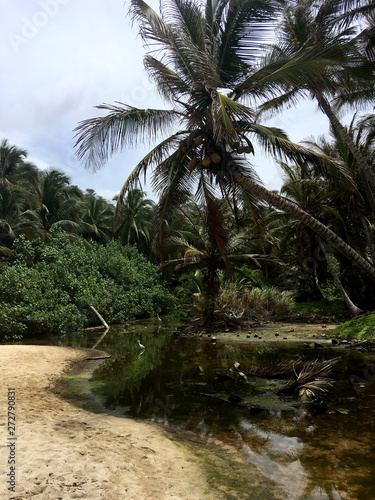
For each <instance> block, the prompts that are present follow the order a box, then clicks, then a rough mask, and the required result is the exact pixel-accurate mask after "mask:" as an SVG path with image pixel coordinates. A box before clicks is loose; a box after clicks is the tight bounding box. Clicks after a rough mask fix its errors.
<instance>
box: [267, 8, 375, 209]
mask: <svg viewBox="0 0 375 500" xmlns="http://www.w3.org/2000/svg"><path fill="white" fill-rule="evenodd" d="M374 11H375V4H374V3H373V2H372V1H370V0H357V1H352V2H350V4H349V3H348V2H345V1H342V0H329V1H327V0H325V1H323V0H320V1H316V0H314V1H313V0H298V1H296V2H293V3H292V4H290V5H288V7H287V8H286V9H285V11H284V16H283V22H282V23H281V25H280V28H279V43H278V44H277V45H276V46H275V47H274V49H273V51H272V52H271V53H270V54H268V56H267V57H266V62H267V65H266V67H265V69H263V71H265V72H269V68H270V67H271V68H272V71H273V72H272V75H269V74H268V75H267V78H268V79H269V78H270V77H271V78H272V79H273V80H274V83H275V85H280V88H281V87H282V88H283V91H284V92H285V93H284V94H281V95H278V96H277V97H276V98H274V99H272V100H271V101H269V102H268V103H266V104H263V106H262V109H263V110H270V109H277V110H279V109H281V108H282V107H283V105H285V104H290V103H291V102H292V103H293V104H295V103H296V97H297V96H298V95H303V94H305V93H306V91H307V92H308V93H309V94H310V96H311V97H312V98H313V99H314V100H316V101H317V102H318V104H319V107H320V109H321V110H322V111H323V113H324V114H325V115H326V116H327V118H328V120H329V122H330V124H331V127H332V129H333V130H334V132H335V134H336V135H337V136H338V137H339V138H340V140H341V141H343V142H344V143H345V144H346V145H347V147H348V149H349V150H350V151H351V153H352V154H353V156H354V158H355V159H356V162H357V163H358V167H359V173H360V176H361V179H362V184H363V185H364V187H365V192H366V196H367V199H368V201H369V203H370V205H371V208H372V211H373V213H374V214H375V199H374V195H373V190H374V189H375V173H374V172H373V169H372V168H371V163H369V161H368V158H366V156H365V155H364V154H363V152H362V151H361V149H360V148H358V145H357V144H356V142H355V140H354V139H353V137H352V135H351V133H350V131H348V129H347V127H345V126H344V125H343V124H342V123H341V122H340V120H339V118H338V114H337V112H336V111H335V106H334V103H335V102H336V104H337V105H341V106H342V105H343V104H345V103H350V104H354V105H356V107H358V105H359V104H360V103H361V104H363V102H365V103H366V102H367V103H370V104H371V102H372V101H373V98H374V76H373V71H372V69H371V65H369V63H368V60H367V59H366V57H365V56H364V55H363V54H362V53H361V50H360V49H359V46H358V39H359V38H358V36H357V37H356V36H355V35H356V34H357V33H358V31H360V23H359V24H358V26H354V24H353V21H355V20H358V19H359V20H361V21H362V22H363V19H364V18H365V16H367V18H369V16H370V17H371V14H372V15H374V14H373V13H374ZM360 38H361V37H360ZM362 38H363V34H362ZM314 51H320V53H321V55H322V58H323V57H325V58H326V60H328V64H325V65H324V64H323V65H322V68H321V71H316V69H315V68H314V65H310V68H309V71H304V74H299V75H297V79H296V75H294V74H293V75H288V74H287V71H288V68H289V67H293V65H294V64H295V61H297V62H298V61H299V60H300V59H301V58H305V57H306V58H308V57H309V54H311V53H312V52H314ZM324 66H325V67H324ZM260 75H262V76H263V77H264V74H262V71H260ZM260 75H259V76H258V78H261V76H260ZM279 75H281V79H280V76H279ZM283 79H284V81H282V80H283ZM296 80H297V81H296ZM273 91H274V92H275V88H274V89H273Z"/></svg>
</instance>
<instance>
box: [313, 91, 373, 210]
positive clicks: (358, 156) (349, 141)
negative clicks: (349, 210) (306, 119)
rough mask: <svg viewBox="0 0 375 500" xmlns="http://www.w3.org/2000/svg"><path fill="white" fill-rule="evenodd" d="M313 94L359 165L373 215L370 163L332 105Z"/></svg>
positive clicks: (319, 95) (320, 95)
mask: <svg viewBox="0 0 375 500" xmlns="http://www.w3.org/2000/svg"><path fill="white" fill-rule="evenodd" d="M314 95H315V97H316V99H317V100H318V102H319V106H320V107H321V109H322V111H323V112H324V114H325V115H326V116H327V118H328V120H329V122H330V124H331V126H332V128H333V129H334V130H335V131H336V133H337V134H338V135H339V136H340V138H341V140H342V141H343V142H344V143H345V144H346V145H347V147H348V148H349V150H350V152H351V153H352V155H353V156H354V158H355V160H356V162H357V164H358V167H359V173H360V176H361V180H362V183H363V189H364V191H365V193H366V198H367V200H368V202H369V204H370V207H371V210H372V212H373V214H374V215H375V199H374V194H373V191H372V189H374V188H375V174H374V172H373V171H372V169H371V167H370V165H369V164H368V161H367V159H366V157H365V156H364V155H363V154H362V151H361V150H360V149H358V147H357V146H356V144H355V142H354V141H353V138H352V137H351V135H350V134H349V133H348V131H347V130H346V128H345V127H344V126H343V125H342V124H341V122H340V120H339V119H338V118H337V116H336V114H335V113H334V111H333V109H332V107H331V106H330V104H329V103H328V102H327V100H326V99H325V98H324V97H323V95H322V94H321V93H319V92H314ZM371 188H372V189H371Z"/></svg>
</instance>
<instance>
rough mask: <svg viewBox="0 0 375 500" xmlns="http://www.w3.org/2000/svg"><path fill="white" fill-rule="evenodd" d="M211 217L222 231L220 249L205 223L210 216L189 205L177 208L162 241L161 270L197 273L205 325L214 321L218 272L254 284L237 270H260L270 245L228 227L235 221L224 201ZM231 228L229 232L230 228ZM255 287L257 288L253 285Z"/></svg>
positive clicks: (213, 209)
mask: <svg viewBox="0 0 375 500" xmlns="http://www.w3.org/2000/svg"><path fill="white" fill-rule="evenodd" d="M213 204H214V207H211V209H210V210H211V213H210V217H213V216H214V215H213V214H214V213H215V217H216V221H217V226H218V227H220V229H221V233H222V234H221V244H222V245H224V246H225V248H224V250H225V251H223V250H222V249H219V247H218V245H217V244H216V241H217V240H215V239H214V237H213V234H212V231H211V226H210V224H209V223H208V217H209V212H208V211H207V210H206V209H205V207H204V206H199V205H198V204H197V203H195V202H194V200H193V201H190V202H189V203H187V204H185V205H184V206H183V207H180V208H179V209H178V211H177V213H176V214H175V216H174V218H173V221H171V225H170V228H171V229H173V230H172V231H171V233H170V236H169V237H168V238H166V239H165V240H164V252H165V254H167V255H168V258H167V259H166V260H165V261H164V262H163V268H164V269H168V268H170V267H173V269H174V270H175V271H176V272H177V273H179V272H184V273H186V272H187V273H192V272H194V273H196V272H199V274H200V277H201V280H200V281H201V287H200V289H201V296H202V298H203V301H202V312H203V319H204V322H205V323H207V322H210V321H211V320H213V318H214V311H215V303H216V298H217V295H218V292H219V289H220V272H221V271H224V272H225V273H228V270H230V271H232V272H233V271H237V272H238V273H240V274H241V275H242V277H247V281H248V282H251V283H252V284H254V281H253V280H252V279H251V277H250V276H247V275H246V274H245V273H243V272H242V271H241V269H239V267H242V266H243V265H246V266H248V267H249V268H251V269H257V270H261V262H264V261H267V260H268V261H271V260H272V257H271V256H270V254H269V253H267V250H270V244H269V242H267V241H265V240H263V239H258V238H256V237H254V236H252V235H251V234H250V231H248V230H247V231H240V232H237V231H236V227H235V224H230V222H231V219H233V218H234V217H233V216H232V217H230V216H229V217H225V220H221V218H222V214H223V213H224V214H228V211H229V210H228V202H227V200H225V199H224V200H214V201H213ZM230 225H232V228H230ZM255 285H256V286H259V285H257V284H256V283H255Z"/></svg>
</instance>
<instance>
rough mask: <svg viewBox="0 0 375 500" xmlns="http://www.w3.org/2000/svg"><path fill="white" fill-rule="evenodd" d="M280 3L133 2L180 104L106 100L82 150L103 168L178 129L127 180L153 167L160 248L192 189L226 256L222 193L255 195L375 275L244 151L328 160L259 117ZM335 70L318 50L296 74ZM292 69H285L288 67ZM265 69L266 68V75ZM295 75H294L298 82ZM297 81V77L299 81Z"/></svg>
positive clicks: (149, 63)
mask: <svg viewBox="0 0 375 500" xmlns="http://www.w3.org/2000/svg"><path fill="white" fill-rule="evenodd" d="M279 5H280V2H277V1H269V2H264V1H260V0H238V1H233V0H218V1H215V2H213V1H212V0H207V1H206V2H205V4H203V3H202V4H201V3H197V2H194V1H192V0H168V1H166V2H163V4H162V5H161V15H159V14H157V13H156V12H155V11H154V10H153V9H151V8H150V7H149V6H148V5H147V4H146V3H145V2H144V1H143V0H131V8H130V13H131V16H132V18H133V20H136V21H138V23H139V26H140V34H141V36H142V38H143V41H144V43H145V45H146V46H147V47H149V52H148V53H147V55H146V57H145V67H146V70H147V71H148V73H149V75H150V76H151V78H153V80H154V81H155V83H156V87H157V89H158V91H159V92H160V94H161V95H162V96H163V97H164V98H165V99H166V100H167V101H169V103H171V104H172V105H173V108H172V109H138V108H134V107H132V106H128V105H125V104H121V103H118V104H116V105H114V106H111V105H106V104H104V105H100V106H98V108H99V109H104V110H107V111H109V113H108V115H107V116H104V117H99V118H93V119H89V120H85V121H83V122H81V123H80V125H79V126H78V127H77V129H76V131H77V135H78V139H77V146H79V148H78V156H79V157H80V158H85V160H86V164H87V165H89V166H93V167H99V166H101V165H102V164H103V163H104V162H105V161H106V160H107V159H108V157H109V156H110V155H111V154H112V153H113V151H115V150H117V149H119V148H121V147H127V146H132V145H134V144H136V143H137V142H139V141H143V140H145V139H151V140H154V139H156V138H157V137H158V136H159V133H160V132H163V133H167V132H168V131H170V130H171V129H173V128H174V132H173V133H172V135H170V136H169V137H167V138H165V139H164V140H162V142H160V143H159V144H158V145H156V146H155V147H153V149H152V150H151V151H150V152H149V153H148V154H147V155H146V156H145V157H144V158H143V160H142V161H141V162H140V163H139V164H138V165H137V166H136V167H135V169H134V170H133V172H132V173H131V175H130V176H129V178H128V179H127V181H126V182H125V184H124V186H123V188H122V190H121V193H120V200H121V199H122V197H123V195H124V193H125V192H126V190H127V189H128V188H129V186H131V185H134V184H136V182H137V181H138V179H139V177H140V175H141V174H142V173H146V172H147V171H148V170H149V169H150V168H151V167H152V166H154V167H155V169H154V172H153V187H154V189H155V190H156V192H157V193H158V194H159V195H160V200H159V203H158V206H157V209H156V218H157V220H158V221H159V228H160V230H159V238H158V240H159V245H162V241H163V230H162V229H163V224H162V222H163V221H164V220H165V217H166V215H167V214H168V213H170V212H171V211H173V210H174V209H175V207H177V206H178V205H179V204H180V203H181V202H182V201H184V200H186V198H187V196H188V195H189V193H190V192H191V190H192V189H196V192H197V196H198V198H199V199H200V200H202V201H204V203H205V206H206V208H207V210H208V214H209V217H208V224H209V226H210V231H211V233H212V235H213V239H214V241H215V244H216V245H217V247H218V248H219V250H220V251H221V252H224V253H225V245H224V244H223V242H222V232H221V231H220V228H219V227H217V226H215V217H214V216H213V215H212V214H214V213H215V209H214V198H215V192H214V190H215V189H217V190H218V191H219V192H221V194H222V195H223V196H225V195H226V194H227V193H233V192H235V193H236V196H240V195H244V193H247V192H250V193H251V194H252V195H253V196H256V197H259V198H261V199H263V200H265V201H266V202H267V203H269V204H272V205H274V206H275V207H277V208H279V209H280V210H283V211H286V212H288V213H290V214H291V215H292V216H294V217H296V218H298V219H299V220H301V221H303V223H304V224H306V225H307V226H309V227H311V228H312V230H313V231H315V232H316V233H317V234H319V235H320V236H321V237H322V238H323V239H324V240H327V241H329V243H330V244H331V245H332V246H333V247H335V248H337V249H338V250H339V251H340V252H342V253H343V254H344V255H346V256H347V258H349V259H350V260H351V261H352V262H353V263H354V264H356V265H358V266H359V267H360V268H362V269H363V270H364V272H366V273H368V275H369V276H371V277H372V279H374V280H375V268H374V267H373V266H372V265H371V264H370V263H369V262H368V261H367V260H366V259H365V258H363V257H362V256H361V255H359V254H358V253H357V252H356V251H355V250H354V249H353V248H351V247H350V246H349V245H347V244H346V243H345V242H344V241H342V240H341V238H339V237H338V236H337V235H336V234H334V233H333V232H332V231H331V230H330V229H329V228H327V227H326V226H325V225H324V224H322V223H321V222H319V221H318V220H316V219H315V218H314V217H312V216H311V215H309V214H308V213H307V212H305V211H303V210H302V209H301V208H299V207H298V206H297V205H296V204H294V203H292V202H290V201H288V200H286V199H285V198H283V197H282V196H280V195H278V194H276V193H272V192H270V191H269V190H267V189H266V188H264V187H263V186H262V185H261V182H260V181H259V179H258V178H257V176H256V174H255V172H254V170H253V168H252V166H251V164H250V163H249V162H248V161H247V159H246V157H245V156H244V154H246V153H254V145H253V142H252V141H253V140H254V139H255V140H257V141H258V143H259V144H260V145H261V146H262V147H263V148H264V149H265V150H266V151H267V152H268V153H271V154H274V155H279V156H281V157H287V158H289V159H291V160H293V161H295V162H299V161H310V162H315V163H319V162H320V161H321V158H318V157H317V156H316V155H314V154H311V153H310V152H309V151H308V150H307V149H306V148H304V147H302V146H297V145H295V144H293V143H291V142H290V141H289V140H288V138H287V136H286V135H285V134H284V133H283V132H282V131H281V130H279V129H276V128H273V127H266V126H264V125H261V124H259V123H258V122H257V119H256V114H255V112H254V110H253V109H252V108H251V107H249V106H248V105H247V104H246V102H249V101H251V99H252V97H257V96H259V95H260V94H261V93H262V92H263V93H264V94H265V93H267V92H266V90H267V89H268V92H269V93H270V92H272V85H273V80H272V78H270V80H269V83H267V81H263V82H261V84H260V83H259V78H258V77H259V72H257V68H256V67H255V63H256V62H257V60H258V57H259V54H260V50H261V46H262V45H261V44H262V42H264V41H265V40H267V36H268V37H270V35H271V33H272V29H273V28H274V20H275V16H276V12H277V8H278V6H279ZM311 62H315V63H316V64H315V67H318V68H319V67H321V66H324V68H326V67H327V61H326V57H325V54H323V55H322V56H321V55H320V54H319V52H317V51H315V52H314V51H313V52H311V53H309V54H308V57H305V58H303V59H301V61H300V62H299V63H295V64H294V73H295V74H296V75H297V77H298V75H300V74H301V71H302V70H304V69H306V68H309V67H310V66H311ZM290 71H291V70H290V68H289V69H288V71H287V73H288V74H289V73H290ZM264 73H265V72H264V71H263V73H262V74H263V75H264ZM297 77H296V79H297ZM296 79H295V80H296Z"/></svg>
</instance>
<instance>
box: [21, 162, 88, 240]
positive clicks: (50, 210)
mask: <svg viewBox="0 0 375 500" xmlns="http://www.w3.org/2000/svg"><path fill="white" fill-rule="evenodd" d="M34 190H35V192H36V193H37V194H36V195H35V196H34V197H33V204H34V208H33V209H30V210H28V211H27V212H25V214H24V216H25V217H28V218H29V220H30V221H33V222H37V223H38V224H39V226H40V229H41V230H42V232H43V234H44V237H46V238H48V235H49V232H50V229H51V227H52V225H53V224H55V225H57V226H60V227H61V228H63V229H65V230H67V231H73V232H79V230H80V226H79V224H78V221H79V215H80V203H79V202H80V200H81V199H82V191H81V190H80V189H79V188H78V187H77V186H72V185H71V184H70V179H69V177H67V176H66V175H65V174H63V173H62V172H60V171H59V170H55V169H51V170H48V171H40V172H39V176H38V180H37V183H36V184H35V185H34Z"/></svg>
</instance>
